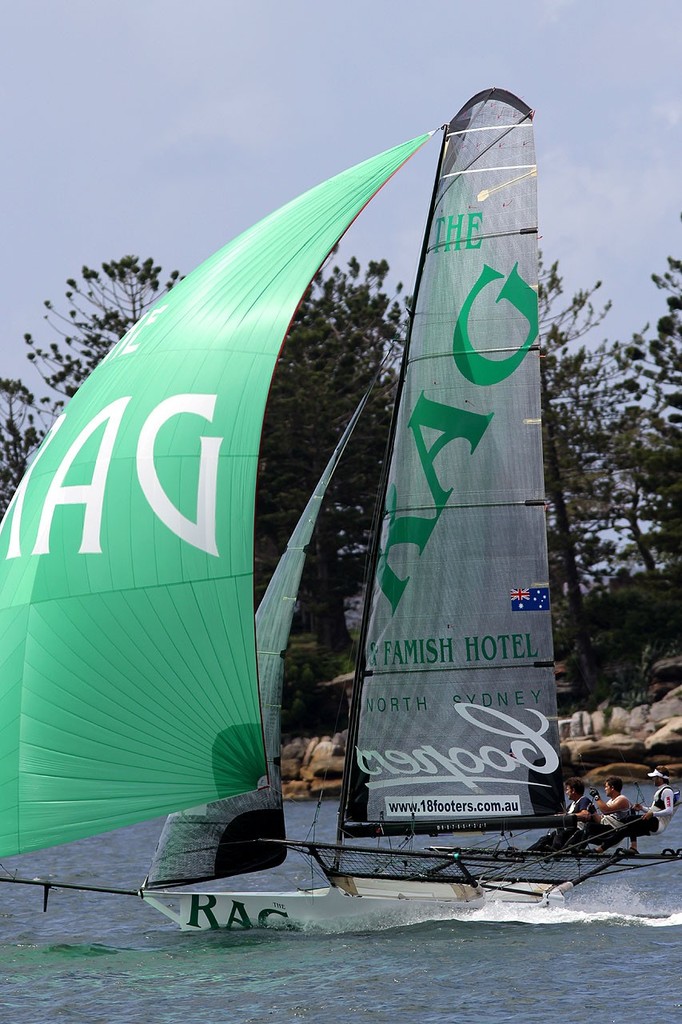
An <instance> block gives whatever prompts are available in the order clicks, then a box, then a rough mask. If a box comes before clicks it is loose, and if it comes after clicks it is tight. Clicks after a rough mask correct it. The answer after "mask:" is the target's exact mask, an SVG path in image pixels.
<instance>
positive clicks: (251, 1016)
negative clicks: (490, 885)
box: [0, 803, 682, 1024]
mask: <svg viewBox="0 0 682 1024" xmlns="http://www.w3.org/2000/svg"><path fill="white" fill-rule="evenodd" d="M313 810H314V808H313V807H312V805H310V804H293V805H291V806H290V807H289V808H288V819H289V829H290V833H291V834H292V837H295V838H305V837H306V834H307V831H308V825H309V823H310V819H311V816H312V814H313ZM335 813H336V808H335V806H334V805H333V804H332V803H328V804H326V805H322V807H321V808H320V811H319V819H318V823H317V832H316V835H317V838H318V839H325V838H331V837H332V835H333V828H334V817H335ZM160 825H161V823H160V822H151V823H147V824H144V825H140V826H135V827H134V828H130V829H125V830H123V831H122V832H119V833H112V834H110V835H109V836H106V837H100V838H96V839H89V840H84V841H82V842H79V843H74V844H71V845H69V846H64V847H60V848H57V849H54V850H51V851H49V852H42V853H32V854H27V855H24V856H22V857H14V858H10V859H7V860H5V861H4V863H3V865H2V868H1V870H2V873H3V874H4V875H5V876H7V874H8V873H10V874H15V875H19V876H22V877H28V878H31V877H36V876H40V877H41V878H44V877H53V878H55V879H56V878H59V879H61V880H63V881H67V880H68V881H80V882H85V883H94V884H102V885H115V886H122V887H130V888H134V887H136V886H137V885H139V884H140V882H141V880H142V879H143V878H144V875H145V873H146V869H147V865H148V862H149V858H150V855H151V852H152V850H153V848H154V845H155V842H156V838H157V836H158V832H159V829H160ZM653 842H654V841H653V840H642V848H644V845H645V844H647V845H648V844H651V847H650V848H652V849H653V848H654V847H653ZM665 846H672V847H675V848H678V847H682V815H679V816H678V820H675V821H674V822H673V824H672V826H671V827H670V828H669V829H668V830H667V831H666V833H665ZM254 878H255V881H254V880H253V879H252V880H250V887H251V888H270V887H272V888H281V887H295V886H296V885H301V884H303V885H306V884H309V883H310V882H311V880H314V881H318V880H317V879H311V877H310V873H309V869H308V868H307V867H306V866H305V865H304V863H303V862H302V861H300V860H299V859H298V858H296V857H294V859H293V861H292V863H289V860H287V862H286V863H285V864H284V865H282V867H280V868H278V869H277V871H276V872H275V871H273V872H271V873H269V875H268V876H261V877H258V878H256V877H255V876H254ZM266 878H267V879H268V882H267V883H266ZM681 882H682V864H678V865H674V864H673V865H665V866H664V867H661V868H654V869H652V870H650V871H645V870H641V871H636V872H631V873H626V874H623V875H622V876H618V877H617V878H614V879H602V880H594V881H593V882H588V883H586V884H585V885H584V886H582V887H580V888H578V889H576V890H575V892H574V893H573V894H572V895H571V896H570V897H569V899H568V900H567V902H566V905H565V907H562V908H560V909H556V908H552V909H550V910H547V909H542V908H537V907H524V906H513V905H506V906H505V905H502V904H498V905H489V906H487V907H485V908H484V909H482V910H474V911H458V912H453V913H452V914H451V915H450V916H449V917H447V918H445V919H438V918H436V919H426V920H424V919H420V918H419V915H415V917H414V920H413V921H412V923H406V924H403V925H401V926H400V927H395V926H391V927H389V926H386V927H383V928H381V927H374V928H372V929H361V930H351V929H348V930H335V929H334V928H333V926H332V925H330V926H329V927H328V928H324V929H317V930H314V931H313V930H310V931H306V932H279V931H259V930H253V931H230V932H202V933H192V934H187V933H183V932H180V931H179V930H177V929H176V927H175V926H174V925H173V924H172V923H171V922H170V921H168V920H167V919H166V918H164V917H163V916H162V915H160V914H158V913H157V912H156V911H154V910H153V909H152V908H151V907H148V906H146V905H145V904H143V903H142V902H141V901H140V900H139V899H138V898H137V897H134V896H113V895H106V894H97V893H80V892H70V891H66V890H59V891H58V890H54V891H53V892H52V893H51V894H50V897H49V903H48V911H47V913H43V912H42V901H43V896H42V890H41V889H39V888H36V887H33V886H23V885H11V884H0V1021H2V1022H3V1024H4V1022H7V1024H43V1022H47V1021H50V1022H58V1024H61V1022H68V1024H133V1022H135V1024H136V1022H138V1021H140V1022H149V1024H180V1022H183V1024H188V1022H195V1021H196V1022H202V1024H204V1022H212V1024H222V1022H226V1024H227V1022H230V1024H232V1022H240V1024H241V1022H244V1024H247V1022H248V1024H251V1022H254V1024H255V1022H258V1024H262V1022H267V1021H270V1020H272V1021H277V1022H282V1024H286V1022H290V1021H291V1022H302V1021H310V1022H314V1024H332V1022H333V1024H346V1022H348V1021H353V1022H360V1021H365V1020H366V1021H368V1022H369V1021H371V1022H372V1024H393V1022H399V1024H402V1022H405V1024H408V1022H409V1024H431V1022H433V1024H436V1022H438V1024H442V1022H443V1021H446V1022H456V1024H502V1022H504V1024H546V1022H547V1021H548V1020H556V1021H559V1022H563V1021H566V1020H575V1019H578V1018H580V1019H587V1018H591V1017H594V1016H595V1015H596V1016H598V1019H599V1021H600V1024H615V1022H618V1024H620V1022H621V1021H623V1020H626V1019H627V1020H632V1021H637V1022H638V1024H662V1022H664V1021H666V1022H672V1021H675V1020H679V1019H682V995H681V994H680V992H681V990H682V987H681V986H677V985H675V984H673V982H672V980H671V979H673V978H674V976H675V974H676V973H677V961H678V958H679V952H680V943H681V942H682V886H681ZM206 888H210V887H208V886H207V887H206Z"/></svg>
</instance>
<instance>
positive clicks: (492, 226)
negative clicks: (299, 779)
mask: <svg viewBox="0 0 682 1024" xmlns="http://www.w3.org/2000/svg"><path fill="white" fill-rule="evenodd" d="M538 359H539V350H538V320H537V203H536V164H535V151H534V143H533V131H532V111H531V109H530V108H529V107H528V106H527V105H526V104H525V103H523V102H522V101H521V100H519V99H517V98H516V97H515V96H513V95H512V94H510V93H508V92H505V91H503V90H499V89H492V90H488V91H486V92H482V93H479V94H478V95H477V96H474V97H473V99H471V100H470V101H469V103H467V104H466V105H465V106H464V107H463V108H462V110H461V111H460V112H459V113H458V114H457V115H456V117H455V118H453V120H452V122H451V123H450V125H449V126H448V128H447V131H446V136H445V140H444V145H443V150H442V153H441V159H440V163H439V168H438V173H437V178H436V187H435V190H434V197H433V199H432V203H431V208H430V213H429V218H428V223H427V228H426V236H425V241H424V245H423V248H422V259H421V261H420V268H419V275H418V288H417V292H416V296H415V302H414V309H413V314H412V322H411V329H410V335H409V341H408V345H407V346H406V352H405V358H404V363H403V369H402V373H401V385H400V390H399V395H398V399H397V409H396V415H395V418H394V426H393V430H392V448H391V453H390V457H389V459H388V478H387V484H386V487H385V492H384V501H383V516H382V522H381V524H380V529H379V537H378V541H377V545H376V548H375V555H374V562H373V568H372V581H371V585H369V586H368V588H367V603H366V609H365V617H364V621H363V629H362V647H361V657H360V659H359V665H358V670H357V675H356V684H355V687H354V702H353V717H352V721H351V725H350V729H349V743H348V749H349V765H348V770H347V772H346V776H347V778H346V780H345V783H344V792H343V797H342V806H341V809H340V817H339V832H340V834H341V835H343V834H345V835H368V834H382V833H386V834H389V833H391V834H409V833H412V832H425V833H429V834H438V833H442V832H448V831H458V830H462V829H469V828H481V827H489V826H490V823H491V822H493V823H494V822H495V821H497V822H500V823H502V822H504V823H505V825H506V827H509V824H508V823H509V821H510V820H520V819H522V818H523V819H524V821H525V823H526V827H527V822H528V821H529V820H530V821H531V823H532V822H533V821H535V820H537V821H538V824H539V823H540V819H541V818H546V816H547V815H551V814H554V813H556V812H557V811H558V810H559V807H560V802H561V770H560V759H559V756H558V731H557V724H556V695H555V688H554V676H553V651H552V637H551V622H550V612H549V590H548V568H547V550H546V531H545V521H544V519H545V511H544V505H545V497H544V481H543V470H542V447H541V412H540V377H539V362H538Z"/></svg>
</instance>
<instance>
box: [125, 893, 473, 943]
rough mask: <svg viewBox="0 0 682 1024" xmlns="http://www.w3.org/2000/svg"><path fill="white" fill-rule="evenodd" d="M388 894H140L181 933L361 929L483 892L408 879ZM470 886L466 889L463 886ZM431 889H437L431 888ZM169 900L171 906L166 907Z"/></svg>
mask: <svg viewBox="0 0 682 1024" xmlns="http://www.w3.org/2000/svg"><path fill="white" fill-rule="evenodd" d="M397 885H398V883H393V885H392V895H387V890H384V892H383V894H381V895H379V894H376V895H363V896H351V895H349V894H348V893H345V892H343V891H342V890H341V889H338V888H336V887H333V886H330V887H324V888H320V889H301V890H298V891H297V892H197V891H195V892H187V891H182V892H180V891H176V892H173V891H164V892H161V891H155V892H154V893H153V894H152V893H151V892H145V893H143V899H144V901H145V903H148V904H149V905H150V906H152V907H154V908H155V909H156V910H159V911H160V912H161V913H162V914H164V915H165V916H166V917H168V918H170V920H171V921H173V922H174V923H175V924H177V925H179V927H180V928H181V929H182V930H183V931H216V930H221V931H232V930H242V931H243V930H245V929H249V928H279V929H282V928H293V929H305V928H307V927H315V926H317V927H324V928H332V929H333V928H343V927H344V925H346V924H349V925H353V926H357V927H362V926H363V924H365V923H367V924H368V925H372V924H376V923H377V922H379V921H380V922H381V923H382V924H391V923H395V924H401V923H405V924H406V923H410V922H411V921H416V920H419V919H420V918H421V919H423V918H425V917H438V916H439V914H442V915H444V916H450V914H451V913H452V911H456V910H469V909H476V908H478V907H480V906H482V905H483V904H484V903H485V896H483V895H479V894H477V893H476V892H475V891H473V890H472V891H471V895H470V896H468V895H467V894H457V893H455V892H454V891H453V889H452V888H451V887H450V891H449V893H447V894H446V893H444V892H443V891H442V890H441V889H440V887H434V886H432V885H428V886H427V887H426V888H425V889H422V890H421V891H420V890H419V888H418V886H419V885H420V883H408V884H407V885H401V886H400V890H398V888H397ZM467 888H469V887H467ZM436 889H437V890H438V891H436ZM169 904H172V905H171V906H169Z"/></svg>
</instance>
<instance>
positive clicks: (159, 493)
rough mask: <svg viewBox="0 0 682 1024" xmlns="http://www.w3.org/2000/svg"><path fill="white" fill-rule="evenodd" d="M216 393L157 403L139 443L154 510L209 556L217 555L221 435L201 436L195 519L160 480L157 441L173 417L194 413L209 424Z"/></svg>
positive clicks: (140, 472) (143, 483) (140, 469)
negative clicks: (155, 459) (178, 505)
mask: <svg viewBox="0 0 682 1024" xmlns="http://www.w3.org/2000/svg"><path fill="white" fill-rule="evenodd" d="M217 397H218V396H217V395H173V396H172V398H167V399H166V400H165V401H163V402H161V404H160V405H157V407H156V409H154V411H153V412H152V413H150V415H149V416H148V417H147V419H146V420H145V422H144V425H143V427H142V430H141V431H140V438H139V441H138V443H137V476H138V479H139V481H140V487H141V488H142V490H143V492H144V496H145V498H146V499H147V501H148V502H149V505H150V507H151V509H152V511H153V512H154V513H155V514H156V515H157V516H158V517H159V519H160V520H161V522H162V523H164V524H165V525H166V526H167V527H168V529H169V530H172V531H173V533H174V534H176V536H178V537H180V538H181V539H182V540H184V541H187V543H188V544H191V545H192V546H193V547H195V548H200V549H201V550H202V551H205V552H206V553H207V554H209V555H217V554H218V546H217V544H216V535H215V524H216V497H217V488H218V454H219V452H220V445H221V444H222V440H223V439H222V437H200V438H199V442H200V445H201V447H200V452H199V480H198V484H197V518H196V522H193V521H192V520H191V519H188V518H187V516H184V515H183V514H182V512H180V510H179V509H178V508H176V507H175V505H174V504H173V502H172V501H171V500H170V498H169V497H168V495H167V494H166V492H165V491H164V489H163V487H162V486H161V483H160V481H159V477H158V474H157V472H156V467H155V465H154V443H155V441H156V437H157V434H158V433H159V430H160V429H161V427H162V426H163V425H164V423H167V422H168V420H169V419H171V418H172V417H173V416H178V415H179V414H180V413H186V412H189V413H194V415H195V416H201V417H203V419H205V420H208V422H209V423H210V422H211V421H212V420H213V412H214V409H215V403H216V400H217Z"/></svg>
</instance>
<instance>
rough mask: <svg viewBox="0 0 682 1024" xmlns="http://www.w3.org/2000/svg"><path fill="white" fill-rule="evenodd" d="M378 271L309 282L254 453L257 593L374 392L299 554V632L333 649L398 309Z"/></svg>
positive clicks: (369, 512)
mask: <svg viewBox="0 0 682 1024" xmlns="http://www.w3.org/2000/svg"><path fill="white" fill-rule="evenodd" d="M387 273H388V264H387V263H386V262H385V261H382V262H380V263H377V262H370V263H369V265H368V267H367V270H366V271H365V273H364V274H362V273H361V268H360V265H359V263H358V262H357V260H355V259H351V260H350V262H349V265H348V268H347V269H346V270H341V269H340V268H339V267H336V266H335V267H333V269H332V270H331V272H330V273H328V274H327V275H326V276H325V275H319V276H318V277H317V278H316V279H315V281H314V282H313V284H312V286H311V288H310V290H309V291H308V293H307V294H306V296H305V297H304V299H303V302H302V303H301V306H300V308H299V310H298V313H297V315H296V317H295V319H294V322H293V325H292V328H291V331H290V333H289V337H288V339H287V342H286V345H285V346H284V349H283V352H282V356H281V359H280V362H279V364H278V368H277V371H276V374H275V378H274V381H273V386H272V390H271V394H270V399H269V402H268V413H267V419H266V424H265V430H264V435H263V442H262V446H261V456H262V458H261V467H260V483H259V495H258V508H257V524H258V529H257V539H258V558H259V563H258V564H259V570H260V573H259V575H260V589H262V588H263V586H264V585H265V583H266V582H267V578H268V576H269V574H270V572H271V571H272V569H273V568H274V565H275V563H276V558H277V557H278V555H279V554H280V553H281V552H282V550H283V549H284V547H285V546H286V542H287V540H288V538H289V535H290V533H291V531H292V529H293V526H294V525H295V523H296V521H297V519H298V516H299V515H300V513H301V511H302V509H303V508H304V506H305V504H306V502H307V500H308V498H309V496H310V494H311V492H312V490H313V488H314V486H315V484H316V483H317V480H318V478H319V477H320V475H321V473H322V470H323V469H324V467H325V465H326V463H327V460H328V459H329V456H330V454H331V452H332V451H333V449H334V447H335V445H336V443H337V441H338V439H339V437H340V435H341V433H342V432H343V429H344V427H345V426H346V423H347V422H348V420H349V419H350V418H351V415H352V413H353V411H354V410H355V408H356V406H357V404H358V402H359V400H360V398H361V397H362V395H363V394H364V393H365V391H366V390H367V388H368V387H369V385H370V384H371V383H372V381H375V382H376V383H375V387H374V391H373V394H372V397H371V398H370V400H369V403H368V405H367V407H366V409H365V411H364V412H363V415H362V418H361V420H360V423H359V425H358V427H357V428H356V430H355V433H354V436H353V437H352V438H351V441H350V442H349V445H348V448H347V449H346V453H345V455H344V458H343V459H342V462H341V464H340V466H339V467H338V468H337V470H336V473H335V475H334V477H333V479H332V482H331V484H330V487H329V490H328V492H327V498H326V500H325V503H324V506H323V509H322V512H321V514H320V518H319V520H318V525H317V528H316V530H315V535H314V538H313V542H312V545H311V550H310V552H309V554H308V559H307V563H306V570H305V574H304V578H303V582H302V586H301V591H300V615H299V623H298V624H299V626H300V627H302V628H304V629H305V630H306V631H308V632H314V633H316V634H317V635H318V637H319V638H320V640H321V641H322V643H323V644H325V645H326V646H327V647H329V648H331V649H332V650H338V649H341V648H343V647H345V646H347V644H348V643H349V635H348V631H347V628H346V623H345V616H344V603H345V601H346V599H347V598H349V597H352V596H353V595H355V594H357V592H358V590H359V588H360V585H361V583H362V579H363V575H364V565H365V555H366V549H367V542H368V537H369V532H370V526H371V521H372V516H373V512H374V505H375V500H376V494H377V489H378V483H379V474H380V471H381V465H382V460H383V454H384V447H385V439H386V436H387V432H388V424H389V421H390V409H391V405H392V392H393V386H394V383H395V369H394V363H395V360H392V359H391V355H390V351H391V346H392V345H394V343H395V341H396V339H397V338H398V337H399V335H400V332H401V329H402V324H401V317H402V314H401V310H400V307H399V306H398V304H397V303H395V302H391V300H390V298H389V297H388V295H387V294H386V293H385V292H384V291H383V285H384V281H385V278H386V275H387Z"/></svg>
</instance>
